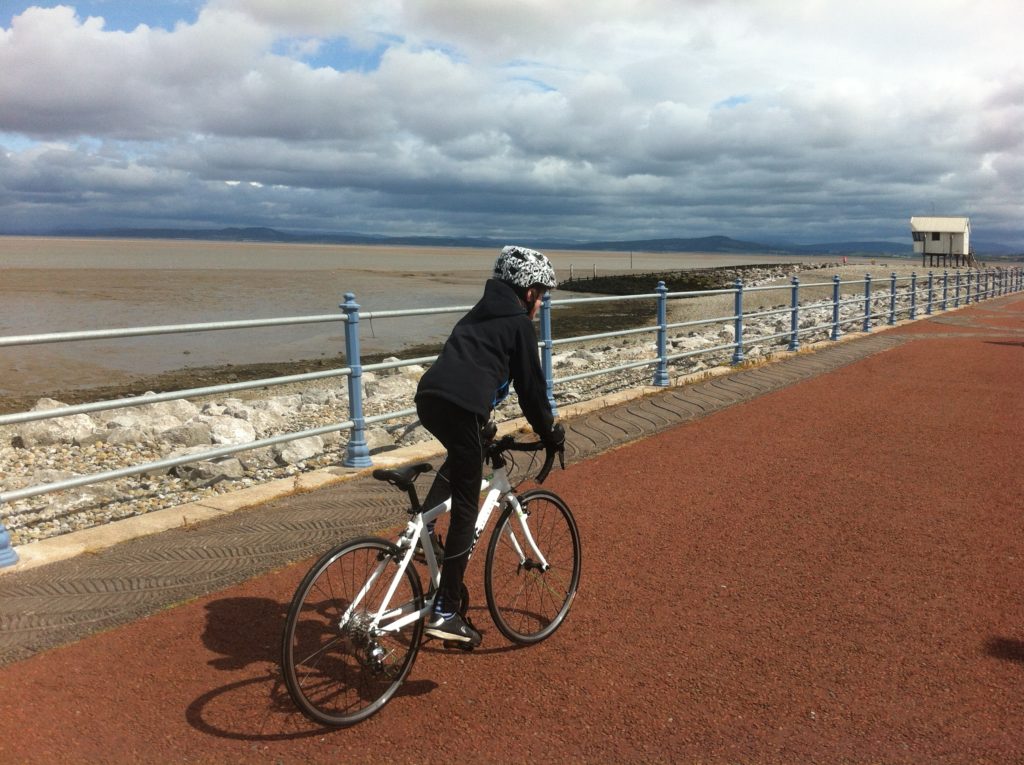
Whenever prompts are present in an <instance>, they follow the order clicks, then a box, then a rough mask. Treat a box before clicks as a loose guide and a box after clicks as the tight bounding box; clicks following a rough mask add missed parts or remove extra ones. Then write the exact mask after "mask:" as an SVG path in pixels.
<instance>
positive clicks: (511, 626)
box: [484, 489, 582, 645]
mask: <svg viewBox="0 0 1024 765" xmlns="http://www.w3.org/2000/svg"><path fill="white" fill-rule="evenodd" d="M519 503H520V505H521V506H522V508H523V509H524V510H525V511H526V512H527V513H528V515H529V521H528V525H529V528H530V533H531V535H532V536H533V538H534V541H535V542H536V543H537V547H538V548H539V549H540V550H541V552H542V553H543V554H544V557H545V558H546V559H547V562H548V564H549V566H550V568H549V569H548V570H547V571H544V572H541V571H540V569H539V568H535V567H534V566H536V562H535V561H534V560H533V559H532V557H531V551H530V550H529V549H524V553H525V555H526V562H525V563H523V562H522V561H521V560H520V557H519V553H518V552H517V551H516V549H515V547H514V545H513V543H512V535H515V538H516V541H517V542H518V543H519V545H520V548H521V549H522V548H525V547H526V543H525V541H524V540H523V539H522V532H521V531H519V533H518V534H517V533H516V532H517V531H518V529H517V525H518V522H517V521H516V520H514V519H513V516H512V507H511V506H509V507H506V508H505V510H504V511H503V512H502V514H501V516H500V517H499V518H498V523H497V525H496V526H495V528H494V532H493V533H492V534H491V541H490V543H489V544H488V545H487V558H486V562H485V566H484V593H485V594H486V596H487V609H488V610H489V611H490V612H491V618H492V619H493V620H494V625H495V626H496V627H497V628H498V631H499V632H501V634H502V635H504V636H505V637H506V638H508V639H509V640H511V641H512V642H513V643H518V644H520V645H530V644H533V643H539V642H540V641H541V640H544V639H545V638H548V637H550V636H551V635H552V634H553V633H554V632H555V630H557V629H558V628H559V627H560V626H561V625H562V622H563V621H565V617H566V616H567V615H568V613H569V609H570V608H571V607H572V602H573V599H574V598H575V597H576V590H577V588H578V587H579V581H580V570H581V565H582V561H581V548H580V536H579V530H578V529H577V528H576V520H575V519H574V518H573V516H572V512H571V511H570V510H569V506H568V505H567V504H566V503H565V501H564V500H563V499H562V498H561V497H559V496H558V495H557V494H555V493H554V492H552V491H548V490H547V489H533V490H531V491H528V492H526V493H525V494H523V495H522V496H520V497H519Z"/></svg>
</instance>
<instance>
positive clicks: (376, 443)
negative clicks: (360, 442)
mask: <svg viewBox="0 0 1024 765" xmlns="http://www.w3.org/2000/svg"><path fill="white" fill-rule="evenodd" d="M394 445H395V440H394V439H393V438H392V437H391V434H390V433H388V432H387V431H386V430H385V429H384V428H381V427H373V428H367V430H366V446H367V447H368V448H369V450H370V451H371V452H373V451H380V450H383V449H388V448H391V447H393V446H394Z"/></svg>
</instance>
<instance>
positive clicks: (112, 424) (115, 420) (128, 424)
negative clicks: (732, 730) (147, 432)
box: [103, 409, 144, 429]
mask: <svg viewBox="0 0 1024 765" xmlns="http://www.w3.org/2000/svg"><path fill="white" fill-rule="evenodd" d="M115 412H116V413H117V414H115ZM103 421H104V422H105V423H106V425H107V427H108V428H111V429H113V428H138V427H141V426H142V425H143V424H144V418H143V417H141V416H139V414H138V413H137V412H135V411H132V410H127V409H115V410H113V412H111V413H110V416H109V417H105V418H104V420H103Z"/></svg>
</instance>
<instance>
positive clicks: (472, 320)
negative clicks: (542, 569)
mask: <svg viewBox="0 0 1024 765" xmlns="http://www.w3.org/2000/svg"><path fill="white" fill-rule="evenodd" d="M555 283H556V282H555V271H554V268H552V266H551V262H550V261H549V260H548V259H547V257H546V256H544V255H543V254H542V253H540V252H537V251H536V250H531V249H528V248H526V247H518V246H511V245H510V246H508V247H505V248H503V249H502V251H501V254H500V255H498V259H497V260H496V261H495V263H494V274H493V277H492V278H490V279H488V280H487V282H486V283H485V285H484V294H483V297H481V298H480V301H479V302H478V303H477V304H476V305H475V306H474V307H473V308H472V310H470V312H469V313H467V314H466V315H465V316H464V317H462V319H460V320H459V322H458V323H457V324H456V325H455V328H454V329H453V330H452V333H451V336H450V337H449V338H448V341H447V342H446V343H445V345H444V348H443V350H442V351H441V354H440V356H438V358H437V360H436V361H435V362H434V363H433V364H432V365H431V367H430V368H429V369H428V370H427V372H426V373H425V374H424V375H423V377H422V378H421V379H420V383H419V386H418V388H417V390H416V412H417V414H418V415H419V418H420V422H421V423H422V424H423V427H425V428H426V429H427V430H429V431H430V432H431V433H432V434H433V435H434V436H435V437H436V438H437V440H439V441H440V442H441V444H442V445H443V446H444V448H445V449H446V450H447V452H448V454H447V456H446V458H445V461H444V463H443V464H442V465H441V468H440V469H439V470H438V472H437V475H436V476H435V478H434V482H433V484H432V485H431V487H430V491H429V492H428V493H427V498H426V500H425V501H424V505H423V506H424V507H434V506H436V505H438V504H440V503H441V502H443V501H444V500H445V499H446V498H447V497H448V496H451V498H452V510H451V520H450V523H449V527H448V538H447V540H445V546H444V562H443V564H442V567H441V584H440V587H439V590H438V593H437V597H436V598H435V600H434V611H433V614H432V615H431V616H430V618H429V619H428V621H427V627H426V632H427V634H428V635H431V636H433V637H436V638H441V639H443V640H453V641H458V642H465V643H469V644H470V645H479V643H480V633H479V632H477V631H476V630H475V629H474V628H473V627H472V626H471V625H469V624H467V623H466V621H465V620H464V619H463V618H462V617H461V616H460V615H459V605H460V601H461V597H460V592H461V590H462V578H463V576H464V575H465V571H466V563H467V558H468V557H469V553H470V551H471V550H472V548H473V544H474V542H475V541H476V540H475V539H474V531H475V528H474V527H475V524H476V516H477V512H478V509H479V508H478V503H479V499H480V481H481V479H482V477H483V443H482V438H481V433H480V431H481V428H482V427H483V426H484V425H486V423H487V422H488V420H489V419H490V415H491V411H492V410H493V409H494V407H496V406H497V405H498V404H500V403H501V402H502V401H503V400H504V399H505V397H506V396H507V395H508V392H509V385H510V384H511V385H512V386H513V387H514V388H515V391H516V393H517V395H518V396H519V406H520V408H521V409H522V410H523V414H524V415H525V416H526V419H527V421H528V422H529V423H530V425H531V426H532V427H533V429H534V431H536V432H537V434H538V435H540V437H541V439H542V440H543V441H544V442H545V444H546V445H548V446H551V447H556V448H561V447H562V445H563V443H564V441H565V433H564V431H563V429H562V426H561V425H556V424H554V418H553V416H552V414H551V405H550V403H549V402H548V399H547V393H546V390H545V382H544V373H543V371H542V370H541V366H540V359H539V356H538V353H537V334H536V332H535V331H534V328H533V319H534V318H535V317H536V316H537V311H538V310H539V309H540V303H541V298H542V297H543V296H544V294H545V293H546V292H547V291H548V290H550V289H552V288H553V287H554V286H555Z"/></svg>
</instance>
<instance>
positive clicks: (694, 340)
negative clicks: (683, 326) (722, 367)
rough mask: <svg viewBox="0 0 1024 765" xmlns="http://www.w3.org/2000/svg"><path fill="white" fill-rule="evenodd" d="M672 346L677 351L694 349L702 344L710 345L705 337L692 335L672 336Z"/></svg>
mask: <svg viewBox="0 0 1024 765" xmlns="http://www.w3.org/2000/svg"><path fill="white" fill-rule="evenodd" d="M671 345H672V348H674V349H675V350H677V351H695V350H697V349H698V348H700V347H702V346H707V345H711V343H709V342H708V341H707V339H706V338H703V337H698V336H693V337H674V338H672V341H671Z"/></svg>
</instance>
